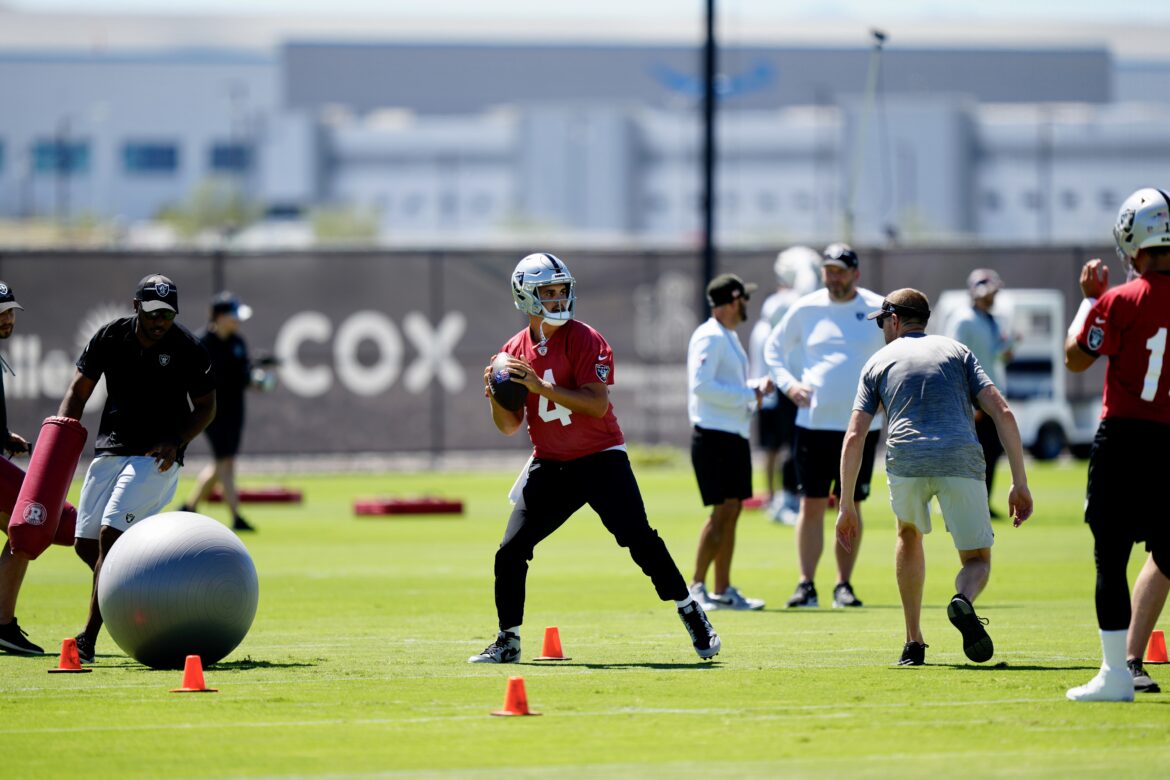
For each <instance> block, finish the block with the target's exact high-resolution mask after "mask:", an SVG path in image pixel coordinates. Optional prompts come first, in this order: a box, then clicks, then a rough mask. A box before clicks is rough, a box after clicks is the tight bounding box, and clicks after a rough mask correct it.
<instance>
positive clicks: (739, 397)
mask: <svg viewBox="0 0 1170 780" xmlns="http://www.w3.org/2000/svg"><path fill="white" fill-rule="evenodd" d="M854 384H856V382H855V383H854ZM755 407H756V391H755V390H754V389H752V387H750V386H749V385H748V356H747V352H745V351H744V349H743V345H742V344H740V342H739V336H738V335H736V333H735V331H733V330H728V329H727V328H725V327H723V326H722V325H720V324H719V322H718V321H717V320H716V319H715V318H714V317H712V318H710V319H709V320H707V321H706V322H704V323H703V324H702V325H700V326H699V327H698V328H696V329H695V332H694V333H692V334H691V343H690V346H688V347H687V413H688V415H689V416H690V419H691V425H697V426H699V427H700V428H707V429H710V430H716V431H725V432H727V433H736V434H739V435H740V436H742V437H744V438H745V439H746V438H748V436H749V435H750V433H751V420H752V413H753V412H754V411H755Z"/></svg>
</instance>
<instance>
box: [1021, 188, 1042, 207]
mask: <svg viewBox="0 0 1170 780" xmlns="http://www.w3.org/2000/svg"><path fill="white" fill-rule="evenodd" d="M1024 208H1026V209H1028V210H1029V211H1039V209H1040V193H1039V192H1037V191H1036V190H1024Z"/></svg>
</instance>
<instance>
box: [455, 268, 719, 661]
mask: <svg viewBox="0 0 1170 780" xmlns="http://www.w3.org/2000/svg"><path fill="white" fill-rule="evenodd" d="M574 286H575V280H574V279H573V276H572V274H570V273H569V269H568V268H567V267H566V266H565V264H564V263H563V262H561V260H559V259H558V258H557V257H555V256H554V255H551V254H547V253H537V254H532V255H528V256H527V257H525V258H524V259H522V260H521V261H520V263H519V264H518V265H517V266H516V270H515V271H514V272H513V273H512V298H513V300H514V301H515V304H516V308H517V309H519V310H520V311H521V312H523V313H524V314H526V315H527V316H528V325H527V327H525V328H524V330H522V331H520V332H519V333H517V334H516V335H515V336H513V337H512V338H511V339H509V340H508V343H506V344H505V345H504V347H503V349H502V350H501V352H503V353H507V354H508V355H511V357H510V358H509V359H508V361H507V368H508V370H509V372H510V373H511V375H512V380H511V381H513V382H518V383H520V384H522V385H524V386H525V387H526V388H528V397H527V399H526V400H525V403H524V406H523V407H522V408H521V409H519V410H517V411H515V412H511V411H508V410H507V409H505V408H504V407H502V406H500V405H499V404H498V403H497V402H496V401H495V399H494V397H493V396H492V395H491V394H490V393H488V392H487V385H488V384H489V382H490V381H491V374H492V367H491V366H490V365H489V366H487V367H486V368H485V369H484V374H483V377H484V389H485V395H487V397H488V398H489V403H490V404H491V411H492V421H493V422H494V423H495V425H496V428H498V429H499V430H500V432H501V433H503V434H504V435H506V436H511V435H512V434H514V433H516V431H518V430H520V426H521V425H522V424H523V423H524V421H525V419H527V421H528V435H529V436H530V437H531V438H532V444H533V453H532V458H531V459H530V460H529V462H528V464H527V465H526V466H525V470H524V472H522V473H521V475H520V479H519V480H518V481H517V484H516V487H514V488H513V491H512V496H511V497H512V498H513V499H514V500H515V507H514V508H513V510H512V515H511V517H510V518H508V527H507V530H505V531H504V539H503V541H502V542H501V543H500V549H499V550H498V551H497V552H496V560H495V597H496V613H497V617H498V618H499V633H498V635H497V636H496V639H495V641H494V642H492V643H491V644H490V645H488V646H487V648H486V649H485V650H484V651H483V652H482V653H478V654H477V655H473V656H471V658H469V659H468V661H470V662H471V663H514V662H516V661H519V660H520V624H521V623H522V622H523V619H524V592H525V590H524V589H525V580H526V579H527V575H528V561H530V560H532V556H533V551H534V549H535V548H536V545H537V544H538V543H540V541H541V540H543V539H545V538H546V537H547V536H549V535H550V534H551V533H552V532H553V531H555V530H557V529H558V528H560V527H561V526H562V525H563V524H564V523H565V521H567V520H568V519H569V517H571V516H572V515H573V513H574V512H576V511H577V510H578V509H580V508H581V507H583V506H585V505H586V504H588V505H589V507H590V508H592V509H593V511H595V512H596V513H597V514H598V516H599V517H600V518H601V522H602V524H603V525H604V526H605V528H606V530H607V531H609V532H610V533H611V534H613V536H614V538H615V539H616V540H617V543H618V544H619V545H621V546H622V547H625V548H627V549H629V551H630V557H631V558H633V559H634V562H635V563H637V564H638V566H640V567H641V569H642V571H643V572H644V573H645V574H646V576H648V577H649V578H650V580H651V582H653V583H654V589H655V590H656V591H657V592H658V597H659V598H660V599H662V600H663V601H674V602H675V605H676V606H677V608H678V613H679V617H680V618H681V619H682V621H683V625H685V626H686V628H687V631H688V633H690V635H691V641H692V643H693V644H694V647H695V652H696V653H698V654H699V657H700V658H703V659H709V658H713V657H714V656H715V655H716V654H717V653H718V652H719V650H720V647H721V643H720V640H719V635H718V634H716V633H715V630H714V629H713V628H712V627H711V623H710V622H709V621H708V620H707V616H706V614H705V613H704V612H703V608H702V607H701V606H700V605H699V604H698V602H696V601H695V600H694V599H692V598H691V596H690V592H689V590H688V589H687V584H686V581H685V580H684V579H683V576H682V574H681V573H680V572H679V570H678V566H676V565H675V563H674V560H673V559H672V558H671V557H670V553H669V552H668V551H667V549H666V544H665V543H664V542H663V541H662V538H661V537H659V535H658V532H657V531H655V530H654V529H653V528H652V527H651V526H650V523H649V521H648V520H647V518H646V508H645V506H644V505H643V503H642V495H641V492H640V491H639V489H638V483H637V481H636V480H635V479H634V472H633V470H632V469H631V468H630V459H629V457H627V455H626V448H625V439H624V437H623V436H622V429H621V427H620V426H619V425H618V421H617V418H616V417H615V416H614V413H613V404H611V403H610V401H609V386H610V385H612V384H613V381H614V368H613V350H611V349H610V347H609V344H607V343H606V341H605V339H604V338H602V336H601V334H600V333H598V332H597V331H596V330H594V329H593V328H591V327H590V326H588V325H586V324H585V323H583V322H580V321H579V320H575V319H573V308H574V303H575V301H576V295H575V291H574Z"/></svg>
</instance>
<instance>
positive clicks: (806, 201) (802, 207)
mask: <svg viewBox="0 0 1170 780" xmlns="http://www.w3.org/2000/svg"><path fill="white" fill-rule="evenodd" d="M792 205H793V206H795V207H796V209H797V210H798V211H810V210H812V207H813V197H812V195H810V194H809V193H807V192H805V191H804V190H800V191H798V192H794V193H792Z"/></svg>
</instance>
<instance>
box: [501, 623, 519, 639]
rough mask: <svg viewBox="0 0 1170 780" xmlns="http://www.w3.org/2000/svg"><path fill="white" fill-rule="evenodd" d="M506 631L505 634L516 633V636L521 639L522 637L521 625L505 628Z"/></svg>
mask: <svg viewBox="0 0 1170 780" xmlns="http://www.w3.org/2000/svg"><path fill="white" fill-rule="evenodd" d="M504 633H505V634H515V635H516V638H517V639H519V638H520V626H512V627H511V628H505V629H504Z"/></svg>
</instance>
